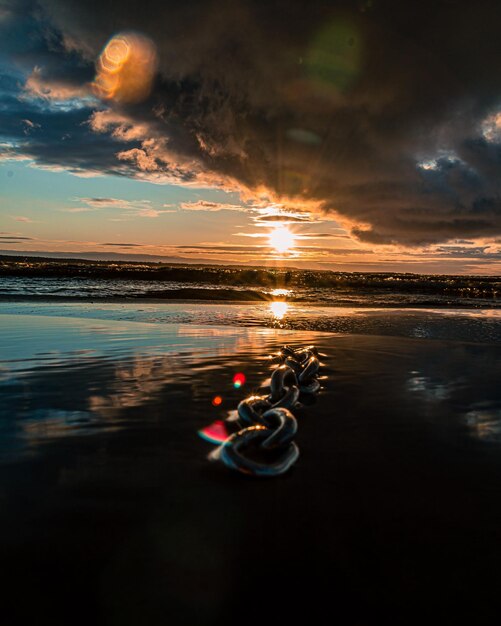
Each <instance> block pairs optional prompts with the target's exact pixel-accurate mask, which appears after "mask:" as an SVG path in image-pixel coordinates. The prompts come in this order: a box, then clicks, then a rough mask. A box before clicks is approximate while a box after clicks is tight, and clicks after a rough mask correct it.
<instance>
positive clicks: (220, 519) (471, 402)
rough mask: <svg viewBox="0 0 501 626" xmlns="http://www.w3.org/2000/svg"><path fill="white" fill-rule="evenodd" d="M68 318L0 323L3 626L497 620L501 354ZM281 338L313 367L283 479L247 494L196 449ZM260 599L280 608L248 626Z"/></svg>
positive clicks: (249, 486)
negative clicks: (317, 388) (313, 385)
mask: <svg viewBox="0 0 501 626" xmlns="http://www.w3.org/2000/svg"><path fill="white" fill-rule="evenodd" d="M23 306H24V305H23ZM51 306H53V305H51ZM175 306H178V307H184V306H185V305H175ZM72 307H73V308H71V309H66V308H65V309H59V315H56V312H57V311H56V309H44V308H43V307H42V308H39V309H38V311H37V315H22V314H21V313H20V309H18V310H17V311H16V313H15V314H14V315H10V314H6V313H4V314H3V315H0V345H1V346H2V352H1V362H0V367H1V369H0V372H1V375H0V392H1V397H2V400H3V401H2V403H1V405H0V424H1V425H2V426H1V428H2V430H1V437H0V441H1V446H0V468H1V470H2V471H1V472H0V502H1V515H0V552H1V555H2V564H3V567H4V570H5V571H8V572H9V578H8V581H7V583H6V584H4V601H3V616H4V619H5V620H6V623H8V624H9V625H10V624H18V623H19V624H21V623H23V624H24V623H37V619H38V618H39V616H40V615H43V616H44V619H46V620H48V621H49V622H50V623H52V624H57V625H59V624H61V625H62V624H65V626H66V625H67V624H68V623H71V624H73V625H75V624H86V625H88V624H89V623H92V624H95V625H98V626H100V625H103V626H104V625H106V626H110V625H112V626H114V625H115V624H116V625H117V626H118V625H120V626H127V625H128V624H131V625H132V624H134V626H137V624H145V625H147V626H149V625H152V624H165V623H169V624H175V625H176V626H177V625H178V624H180V625H184V624H186V625H187V626H188V625H189V626H193V625H194V624H196V625H197V626H205V625H212V624H218V625H223V626H225V625H226V624H232V625H234V624H235V623H238V624H239V625H241V626H247V625H249V626H250V624H256V623H266V624H273V623H282V622H284V621H290V620H292V619H293V617H294V615H296V614H297V612H298V611H304V612H307V613H308V615H309V616H310V618H311V620H312V622H314V623H318V624H323V623H331V622H332V621H334V622H335V621H336V619H335V618H336V616H338V617H339V616H340V615H341V616H345V615H346V616H348V617H346V618H343V620H342V623H343V624H348V625H353V626H355V625H359V624H383V623H384V624H388V623H390V624H404V623H405V624H411V623H417V622H418V621H419V620H422V619H424V617H430V616H431V615H434V616H442V617H443V619H442V620H441V621H443V622H444V623H450V621H449V622H448V621H447V620H448V619H449V618H450V619H452V620H455V619H456V618H458V617H459V615H461V616H463V617H466V618H468V619H470V620H471V621H472V623H475V624H490V623H493V622H492V616H493V615H496V614H497V610H498V599H497V589H498V587H499V582H500V580H499V576H498V575H497V574H496V571H497V569H496V567H497V563H498V562H499V559H500V558H501V540H500V538H499V525H500V524H501V505H500V504H499V498H498V492H499V484H500V482H501V387H500V385H499V380H500V377H501V359H500V357H501V346H500V345H496V344H494V343H492V344H490V343H488V342H484V343H476V342H473V341H471V340H470V341H468V342H462V341H458V340H454V341H450V340H448V341H444V340H440V339H434V340H428V339H425V338H411V337H396V336H386V337H381V336H376V335H353V334H342V333H340V334H333V333H316V332H312V331H293V332H289V331H283V330H280V329H270V328H264V327H259V326H252V327H244V326H241V327H235V326H233V327H230V326H229V325H227V326H216V325H215V323H214V320H215V319H216V318H215V317H214V319H213V323H212V325H210V326H199V325H196V324H193V323H186V324H185V323H168V322H169V320H172V319H176V317H175V316H176V315H187V314H188V315H192V318H191V319H195V316H196V313H195V311H194V310H191V309H189V308H188V310H184V311H183V310H182V308H178V309H175V311H176V312H175V313H172V315H171V317H169V315H170V313H168V312H166V311H163V310H162V311H160V313H158V311H157V310H155V311H151V310H150V311H148V312H147V315H160V317H161V320H160V321H159V320H158V319H157V320H156V321H155V322H154V323H148V322H144V321H127V320H124V319H112V315H117V316H118V315H132V314H133V311H129V310H128V309H125V311H124V310H122V309H121V308H120V307H118V308H112V309H111V310H110V309H105V313H106V316H108V317H107V318H106V319H105V317H106V316H105V314H104V313H103V312H101V314H100V315H101V317H94V318H91V317H90V314H89V311H87V312H86V311H83V310H81V309H79V311H80V312H79V313H78V314H77V309H76V308H74V306H73V305H72ZM69 311H72V312H73V317H68V316H66V317H65V315H67V313H68V312H69ZM169 311H172V310H171V309H169ZM232 311H234V309H232ZM43 313H48V314H47V315H45V314H43ZM242 314H243V313H242ZM200 315H212V316H216V315H222V316H224V315H225V313H224V311H223V312H219V313H218V312H217V311H216V310H213V312H212V313H207V312H205V313H203V312H201V313H200ZM228 315H230V313H228ZM231 315H235V313H234V312H233V313H231ZM110 316H111V317H110ZM162 316H163V317H162ZM456 317H457V319H458V320H461V319H463V317H466V318H467V319H470V318H469V317H468V316H466V315H464V316H463V317H461V315H457V316H456ZM211 319H212V318H211ZM454 319H456V318H454ZM448 323H452V327H451V328H452V329H454V328H455V327H454V320H453V321H452V322H450V320H449V321H448ZM497 323H498V324H499V322H497ZM449 332H453V331H452V330H450V331H449ZM284 342H287V343H292V344H295V345H301V344H305V343H315V344H316V345H318V346H319V347H320V349H321V352H322V354H323V356H322V363H323V371H322V374H323V376H324V378H323V379H322V385H323V389H322V391H321V393H320V394H319V396H318V399H317V402H316V403H315V404H313V405H311V406H305V407H303V408H301V409H300V410H298V411H297V416H298V421H299V433H298V437H297V443H298V445H299V447H300V450H301V457H300V460H299V463H298V465H297V466H296V467H295V468H294V469H293V471H292V472H291V473H290V474H288V475H287V476H284V477H283V478H280V479H277V480H272V481H262V480H261V481H260V480H252V479H246V478H244V477H240V476H236V475H234V474H231V473H230V472H228V471H226V470H225V468H223V467H220V466H219V465H217V464H213V463H209V462H208V461H207V459H206V455H207V453H208V452H209V451H210V449H211V446H210V445H208V444H207V443H206V442H204V441H202V440H201V439H199V438H198V437H197V435H196V433H197V431H198V430H199V429H200V428H202V427H203V426H205V425H206V424H208V423H209V422H211V421H213V420H214V419H219V418H221V417H225V416H226V415H228V412H229V411H232V410H234V409H235V407H236V405H237V403H238V401H239V400H240V399H241V398H243V397H245V396H246V395H247V394H249V393H251V392H252V391H253V390H257V389H259V388H260V386H261V385H262V384H263V383H264V382H265V381H266V379H267V378H268V377H269V374H270V371H271V367H272V365H271V364H270V361H269V360H268V359H267V358H266V356H267V355H268V354H269V353H270V352H272V351H274V350H276V349H277V348H278V347H279V346H280V345H281V344H282V343H284ZM237 371H242V372H244V373H245V375H246V377H247V382H246V384H245V385H244V387H243V388H241V389H235V388H234V387H233V385H232V378H233V375H234V373H235V372H237ZM216 394H217V395H221V396H222V397H223V404H222V405H221V406H220V407H214V406H213V405H212V402H211V400H212V398H213V397H214V395H216ZM263 578H264V579H265V582H264V583H263V582H262V581H263ZM256 581H258V583H256ZM256 584H258V587H261V586H262V587H263V588H265V589H268V590H270V589H271V590H272V591H273V597H274V598H276V601H275V602H273V603H272V605H271V606H268V607H267V609H266V619H265V621H264V622H263V614H262V611H263V608H262V603H260V602H259V600H258V598H257V597H256V594H255V593H254V592H252V593H251V590H253V589H255V586H256ZM312 585H313V592H312V591H311V589H312ZM305 590H308V593H306V592H305ZM312 593H313V595H314V598H315V601H314V602H312ZM249 594H250V595H249ZM26 598H29V602H27V601H26ZM458 599H460V600H458ZM479 606H480V607H481V610H480V611H479V608H478V607H479ZM409 607H412V612H411V614H410V613H409ZM326 616H327V618H328V619H327V621H326ZM420 623H423V622H422V621H421V622H420Z"/></svg>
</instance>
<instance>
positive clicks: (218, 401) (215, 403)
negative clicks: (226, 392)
mask: <svg viewBox="0 0 501 626" xmlns="http://www.w3.org/2000/svg"><path fill="white" fill-rule="evenodd" d="M222 402H223V399H222V398H221V396H214V397H213V398H212V406H220V405H221V404H222Z"/></svg>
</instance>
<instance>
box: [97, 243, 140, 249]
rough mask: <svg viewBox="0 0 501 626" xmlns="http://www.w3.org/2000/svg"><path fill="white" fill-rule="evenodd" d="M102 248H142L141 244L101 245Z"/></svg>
mask: <svg viewBox="0 0 501 626" xmlns="http://www.w3.org/2000/svg"><path fill="white" fill-rule="evenodd" d="M101 245H102V246H117V247H119V248H143V247H144V246H143V244H141V243H102V244H101Z"/></svg>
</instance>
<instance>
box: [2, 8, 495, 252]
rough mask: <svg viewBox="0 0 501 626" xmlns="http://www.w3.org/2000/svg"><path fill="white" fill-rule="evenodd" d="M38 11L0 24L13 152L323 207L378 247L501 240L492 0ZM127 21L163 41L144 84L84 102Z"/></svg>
mask: <svg viewBox="0 0 501 626" xmlns="http://www.w3.org/2000/svg"><path fill="white" fill-rule="evenodd" d="M34 7H35V5H34V4H31V3H30V2H29V0H23V2H20V1H19V2H16V1H13V2H12V3H10V4H9V16H8V18H7V19H6V20H3V21H2V22H0V30H1V32H0V36H2V45H3V48H4V49H5V50H6V52H7V53H10V54H11V58H12V59H14V58H15V59H16V66H14V64H12V65H11V69H10V72H11V73H10V74H9V75H6V78H5V79H4V80H3V83H2V86H1V89H0V105H1V106H2V110H3V116H2V121H1V122H0V133H1V134H2V135H3V136H4V137H8V138H9V140H10V141H12V142H13V144H12V145H13V148H12V151H13V153H14V154H16V155H20V156H22V157H23V158H25V157H26V156H28V157H29V158H32V159H34V160H35V161H36V162H37V163H39V164H42V165H44V166H46V167H61V166H64V167H65V168H67V169H68V170H69V171H73V172H74V173H76V174H83V173H85V172H92V173H106V174H110V173H111V174H115V175H119V176H133V177H136V178H139V179H145V180H149V181H153V182H159V183H165V182H168V183H176V184H183V185H188V186H206V187H219V188H222V189H226V190H236V191H240V192H241V193H242V194H243V197H244V198H245V199H246V201H247V200H248V201H252V199H255V200H256V201H257V200H258V199H259V198H262V197H263V196H265V197H267V198H268V199H269V201H270V202H280V203H281V204H283V205H284V206H287V203H290V204H291V205H293V204H296V205H297V204H301V203H305V204H306V203H314V204H315V205H316V206H318V207H320V208H321V210H322V211H323V212H324V214H325V215H328V216H335V217H336V218H338V219H340V220H341V221H342V223H343V224H344V225H346V226H347V227H348V228H350V229H351V231H352V233H353V235H354V236H356V237H358V238H359V239H361V240H362V241H365V242H367V243H370V244H374V245H380V244H405V245H409V246H417V245H422V244H423V243H425V244H426V243H434V242H441V241H447V240H450V239H457V238H467V239H468V238H478V237H488V236H491V237H492V236H498V235H500V234H501V200H500V197H499V189H498V181H499V176H500V173H501V132H500V128H499V126H500V125H501V121H500V122H498V120H501V118H500V112H501V105H500V98H501V73H500V72H498V71H497V69H496V68H498V67H500V66H501V45H500V43H499V32H498V31H499V23H500V21H501V5H499V4H496V3H481V4H478V3H477V4H475V5H474V4H473V3H471V2H466V1H461V0H458V1H457V2H445V1H444V2H438V3H435V4H434V5H433V10H432V11H430V8H429V6H428V3H405V2H400V1H397V0H388V1H387V2H374V3H341V4H339V3H331V4H329V3H325V2H323V1H321V0H309V1H308V2H306V0H295V1H294V2H290V3H287V4H283V3H281V2H273V3H249V2H246V1H245V2H244V0H235V2H232V3H231V4H228V3H227V2H222V0H215V1H214V2H210V3H209V2H205V3H204V2H200V3H196V4H195V5H194V6H192V7H190V9H189V10H188V9H187V7H186V3H185V2H181V0H169V1H167V2H164V1H162V2H160V0H145V3H143V4H142V5H141V10H137V7H136V5H135V4H134V3H125V4H122V5H121V6H120V12H119V15H118V16H117V12H116V8H115V6H114V5H113V4H110V3H97V4H96V3H88V2H85V1H84V0H40V1H39V3H37V10H36V11H35V10H33V9H34ZM130 28H133V29H135V30H136V31H138V32H140V33H144V34H145V35H147V36H148V37H149V38H151V40H152V41H153V42H154V43H155V44H156V47H157V52H158V58H159V73H158V76H157V79H156V81H155V83H154V88H153V91H152V93H151V95H150V96H149V98H148V99H147V100H145V101H144V102H142V103H139V104H138V103H136V104H134V105H129V106H127V105H124V104H123V103H122V104H119V103H111V105H109V106H108V105H106V106H105V105H104V104H99V105H98V104H96V103H91V102H88V101H86V100H85V97H82V94H81V93H80V92H79V91H78V90H79V89H80V88H81V89H84V88H85V85H86V84H88V82H89V81H90V80H92V77H93V74H94V62H95V60H96V58H97V57H98V55H99V53H100V52H101V50H102V48H103V46H104V44H105V43H106V41H108V40H109V38H110V37H111V36H112V35H114V34H115V33H116V32H117V30H120V29H130ZM16 68H17V69H16ZM19 68H22V69H21V70H20V69H19ZM20 73H21V75H20ZM23 81H24V83H23ZM19 84H21V85H23V84H24V90H23V93H24V95H25V96H26V97H25V98H24V99H23V98H20V97H19V96H20V95H22V94H20V92H19ZM21 119H27V120H30V121H32V122H33V124H37V125H39V127H37V129H36V132H35V131H33V132H29V133H28V134H27V135H26V134H25V133H24V131H25V129H26V128H25V125H23V124H21V123H20V122H19V120H21ZM64 136H70V137H71V141H66V140H62V137H64ZM265 221H266V220H265ZM270 221H273V220H270ZM277 221H280V220H277Z"/></svg>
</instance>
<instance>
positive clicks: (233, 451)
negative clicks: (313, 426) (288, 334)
mask: <svg viewBox="0 0 501 626" xmlns="http://www.w3.org/2000/svg"><path fill="white" fill-rule="evenodd" d="M277 358H278V360H279V362H280V363H281V364H280V366H279V367H277V368H276V369H275V371H274V372H273V374H272V376H271V380H270V393H269V394H268V395H264V396H250V397H249V398H247V399H245V400H243V401H242V402H240V404H239V405H238V409H237V417H236V423H237V425H238V426H239V427H241V428H240V430H238V431H237V432H234V433H233V434H230V435H229V436H227V435H228V430H227V428H226V425H225V423H224V422H222V421H221V420H219V421H218V422H215V423H214V424H211V425H210V426H208V427H206V428H204V429H203V430H201V431H199V435H200V436H201V437H202V438H203V439H205V440H207V441H210V442H212V443H216V442H217V443H219V442H220V441H222V444H221V445H220V446H219V447H218V448H217V449H216V450H215V451H213V452H212V453H211V454H210V455H209V458H210V459H211V460H220V461H222V462H223V463H224V464H225V465H226V467H229V468H230V469H234V470H237V471H239V472H242V473H244V474H250V475H253V476H279V475H280V474H284V473H285V472H286V471H287V470H289V469H290V468H291V467H292V466H293V465H294V463H295V462H296V461H297V459H298V457H299V449H298V447H297V445H296V444H295V443H294V441H293V439H294V437H295V435H296V432H297V422H296V418H295V417H294V415H293V414H292V412H291V409H294V408H295V407H296V405H297V403H298V400H299V399H300V398H301V395H303V397H304V396H305V395H306V396H307V395H311V394H315V393H317V392H318V390H319V389H320V383H319V382H318V380H317V375H318V371H319V368H320V363H319V360H318V353H317V350H316V348H314V347H313V346H308V347H307V348H302V349H299V350H295V349H294V348H291V347H290V346H284V347H283V348H282V350H281V351H280V352H279V353H278V355H277ZM228 422H233V423H234V422H235V419H232V420H227V422H226V423H227V424H228ZM228 425H229V424H228ZM248 453H250V456H249V455H248Z"/></svg>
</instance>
